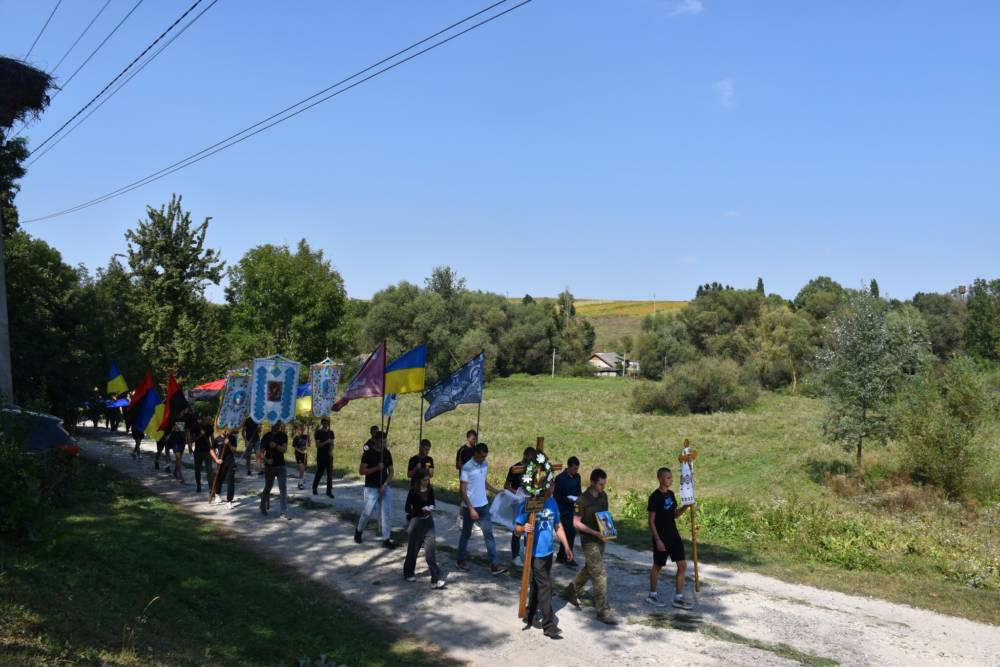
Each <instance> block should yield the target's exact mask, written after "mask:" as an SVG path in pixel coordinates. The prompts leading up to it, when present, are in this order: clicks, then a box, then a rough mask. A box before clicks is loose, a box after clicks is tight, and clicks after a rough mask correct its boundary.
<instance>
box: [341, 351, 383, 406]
mask: <svg viewBox="0 0 1000 667" xmlns="http://www.w3.org/2000/svg"><path fill="white" fill-rule="evenodd" d="M383 393H385V341H382V342H381V343H379V344H378V347H376V348H375V351H374V352H372V353H371V354H369V355H368V358H367V359H365V363H364V364H362V365H361V370H359V371H358V374H357V375H355V376H354V379H353V380H351V384H349V385H347V391H345V392H344V395H343V396H341V397H340V399H339V400H338V401H337V402H336V403H334V404H333V407H332V408H331V409H332V410H333V411H334V412H338V411H339V410H340V409H341V408H342V407H344V406H345V405H347V404H348V403H350V402H351V401H353V400H354V399H355V398H373V397H375V396H381V395H382V394H383Z"/></svg>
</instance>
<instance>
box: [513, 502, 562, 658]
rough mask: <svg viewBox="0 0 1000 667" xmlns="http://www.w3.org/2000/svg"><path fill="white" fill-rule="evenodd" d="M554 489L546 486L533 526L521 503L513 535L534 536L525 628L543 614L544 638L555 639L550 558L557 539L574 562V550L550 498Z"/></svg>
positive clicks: (557, 634)
mask: <svg viewBox="0 0 1000 667" xmlns="http://www.w3.org/2000/svg"><path fill="white" fill-rule="evenodd" d="M552 491H553V487H552V486H549V489H548V492H547V493H546V494H545V506H544V507H543V508H542V510H541V511H540V512H537V513H536V514H535V523H534V525H532V524H530V523H528V521H529V519H530V518H531V515H529V514H528V513H527V512H526V511H525V508H524V503H521V507H520V509H519V511H518V514H517V518H516V519H514V533H515V534H517V535H524V534H526V533H532V532H533V533H534V534H535V543H534V550H533V556H534V558H533V559H532V563H531V590H530V593H529V594H528V607H527V609H526V610H525V614H524V625H525V629H527V628H530V627H531V626H532V625H533V624H534V620H535V614H536V613H537V612H539V611H541V612H542V631H543V632H544V633H545V636H546V637H550V638H552V639H558V638H559V635H560V630H559V626H557V625H556V623H555V618H554V617H553V615H552V555H553V554H554V553H555V551H556V538H558V540H559V544H561V545H562V547H563V549H564V550H565V552H566V554H567V557H568V558H569V559H570V560H572V559H573V550H572V549H571V548H570V546H569V543H568V542H567V541H566V533H565V531H563V527H562V524H561V523H560V521H559V507H558V505H556V501H554V500H553V499H552Z"/></svg>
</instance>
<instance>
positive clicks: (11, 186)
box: [0, 129, 29, 238]
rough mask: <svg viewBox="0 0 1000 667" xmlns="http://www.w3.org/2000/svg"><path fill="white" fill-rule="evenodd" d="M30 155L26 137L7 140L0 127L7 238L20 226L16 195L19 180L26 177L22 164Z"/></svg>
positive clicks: (1, 202) (1, 206)
mask: <svg viewBox="0 0 1000 667" xmlns="http://www.w3.org/2000/svg"><path fill="white" fill-rule="evenodd" d="M28 155H29V151H28V142H27V140H26V139H25V138H24V137H18V138H16V139H10V140H5V137H4V132H3V130H2V129H0V217H2V218H3V229H2V231H3V235H4V237H5V238H6V237H9V236H10V235H11V234H12V233H14V230H16V229H17V228H18V214H17V207H16V206H15V205H14V197H15V196H16V195H17V193H18V191H19V190H20V189H21V186H20V184H19V183H18V181H19V180H20V179H21V178H22V177H24V174H25V171H24V167H23V166H22V165H23V163H24V161H25V160H27V159H28Z"/></svg>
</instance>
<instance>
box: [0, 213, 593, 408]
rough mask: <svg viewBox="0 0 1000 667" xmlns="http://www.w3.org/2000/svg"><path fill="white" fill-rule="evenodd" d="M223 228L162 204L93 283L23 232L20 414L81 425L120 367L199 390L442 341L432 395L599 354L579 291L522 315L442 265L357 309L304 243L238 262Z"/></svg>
mask: <svg viewBox="0 0 1000 667" xmlns="http://www.w3.org/2000/svg"><path fill="white" fill-rule="evenodd" d="M210 223H211V218H204V219H203V220H201V221H200V222H199V221H196V220H195V219H193V218H192V215H191V213H190V212H189V211H186V210H184V208H183V206H182V200H181V198H180V197H179V196H176V195H175V196H173V197H172V198H171V200H170V201H169V202H168V203H166V204H164V205H163V206H160V207H158V208H157V207H152V206H149V207H147V210H146V215H145V217H144V218H143V219H140V220H139V221H138V222H137V224H136V225H135V227H133V228H132V229H130V230H128V231H127V232H126V234H125V239H124V240H125V245H126V252H125V253H124V254H120V255H115V256H113V257H111V258H110V259H109V261H108V263H107V265H106V266H104V267H101V268H98V269H97V270H96V271H95V272H93V273H91V272H89V271H88V270H87V269H86V267H84V266H77V267H71V266H69V265H67V264H66V263H65V262H64V261H63V259H62V256H61V255H60V253H59V252H58V251H57V250H56V249H55V248H53V247H51V246H49V245H48V244H47V243H45V242H44V241H43V240H41V239H38V238H34V237H32V236H31V235H30V234H28V233H27V232H25V231H24V230H21V229H17V228H16V226H14V227H12V228H11V229H10V230H8V234H7V235H6V241H7V243H6V258H7V281H8V293H9V303H10V332H11V348H12V349H11V353H12V367H13V375H14V380H15V399H16V401H17V402H18V403H19V404H20V405H23V406H25V407H32V408H37V409H41V410H45V411H49V412H53V413H55V414H58V415H60V416H63V417H65V418H66V419H67V423H75V420H74V415H75V411H76V410H77V409H78V408H79V406H80V405H81V404H82V403H83V401H85V400H87V399H89V398H92V397H93V396H94V394H95V393H97V394H103V388H104V387H103V386H104V378H105V377H106V374H107V369H108V367H109V365H110V363H111V362H112V361H114V362H116V363H117V364H118V365H119V367H120V368H121V370H122V372H123V373H124V375H125V377H126V379H127V380H128V381H129V382H132V383H135V382H137V381H138V378H140V377H141V376H142V375H143V374H144V373H145V372H146V370H147V369H150V368H152V369H153V370H154V373H155V374H156V376H157V378H158V379H159V380H160V381H161V382H162V381H164V380H165V377H166V373H167V372H168V371H170V372H173V373H175V374H176V375H177V377H178V378H179V379H180V381H181V382H182V383H183V384H185V386H189V387H190V386H193V385H195V384H198V383H200V382H204V381H207V380H213V379H216V378H218V377H221V375H222V374H223V373H224V372H225V371H226V370H228V369H231V368H237V367H240V366H243V365H245V364H246V363H247V361H248V360H250V359H252V358H254V357H261V356H268V355H272V354H276V353H281V354H284V355H286V356H289V357H291V358H293V359H296V360H298V361H301V362H303V363H311V362H316V361H319V360H321V359H323V358H324V357H326V356H330V357H333V358H336V359H340V360H344V361H346V362H348V363H347V365H348V368H347V369H346V370H347V372H346V373H345V375H347V374H349V373H350V372H351V370H352V369H353V368H354V367H355V366H356V365H357V358H358V357H359V356H360V355H363V354H364V353H366V352H368V351H370V350H371V349H373V348H374V347H375V346H376V345H377V344H378V342H379V341H381V340H385V341H387V345H388V351H389V355H390V357H391V356H395V355H397V354H401V353H402V352H404V351H406V350H407V349H409V348H411V347H413V346H415V345H417V344H419V343H428V345H429V354H430V356H429V360H428V379H429V381H431V382H433V381H435V380H436V379H437V378H440V377H443V376H444V375H446V374H447V373H449V372H450V371H451V370H454V369H455V368H456V367H457V366H459V365H460V364H461V363H464V362H465V361H467V360H468V358H470V357H472V356H474V355H475V354H478V353H479V352H480V351H485V353H486V355H485V356H486V370H487V374H488V375H508V374H511V373H541V372H545V371H547V370H549V368H550V364H551V359H552V353H553V350H554V349H555V350H557V353H558V359H559V370H560V372H571V371H573V370H574V369H575V370H577V371H579V370H580V368H581V364H583V365H585V364H586V361H587V359H588V358H589V357H590V354H591V351H592V349H593V344H594V338H595V334H594V329H593V327H591V325H590V324H589V323H588V322H586V321H584V320H583V319H582V318H578V317H577V316H576V310H575V307H574V299H573V295H572V294H571V293H570V292H569V290H566V291H565V292H563V293H562V294H561V295H559V297H558V298H557V299H537V300H536V299H533V298H531V297H530V296H526V297H525V298H524V299H522V300H520V301H513V302H512V301H510V300H508V299H507V298H505V297H503V296H501V295H498V294H492V293H489V292H481V291H473V290H470V289H468V288H467V286H466V284H465V281H464V279H462V278H461V277H459V276H458V275H456V273H455V272H454V271H453V270H452V269H451V268H449V267H438V268H435V269H434V270H433V271H432V273H431V275H430V276H429V277H428V278H427V279H426V281H425V283H424V285H423V286H418V285H415V284H412V283H409V282H401V283H399V284H397V285H391V286H389V287H387V288H385V289H383V290H381V291H379V292H378V293H376V294H375V295H374V297H373V298H372V299H371V300H370V301H359V300H352V299H350V298H348V295H347V291H346V288H345V286H344V281H343V278H342V277H341V276H340V274H339V273H338V272H337V270H336V269H335V268H334V267H333V265H332V264H331V262H330V260H329V259H328V258H326V257H325V256H324V254H323V251H322V250H317V249H313V248H312V247H310V245H309V243H308V242H307V241H306V240H305V239H303V240H301V241H299V243H298V244H297V245H296V246H295V247H293V248H290V247H288V246H284V245H280V246H279V245H271V244H263V245H259V246H256V247H254V248H251V249H250V250H248V251H247V252H246V253H245V254H244V255H243V256H242V257H241V258H239V259H238V260H237V261H236V262H235V263H233V264H227V263H226V261H225V260H224V259H223V257H222V255H221V253H220V252H219V251H218V250H217V249H214V248H210V247H208V246H207V244H206V234H207V232H208V228H209V225H210ZM223 279H228V281H227V284H226V288H225V303H222V304H217V303H213V302H211V301H210V300H208V299H207V298H206V297H205V291H206V289H207V288H208V287H209V286H210V285H219V284H220V283H221V282H222V281H223Z"/></svg>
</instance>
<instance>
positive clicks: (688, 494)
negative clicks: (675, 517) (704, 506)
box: [680, 447, 694, 507]
mask: <svg viewBox="0 0 1000 667" xmlns="http://www.w3.org/2000/svg"><path fill="white" fill-rule="evenodd" d="M680 463H681V507H684V506H685V505H694V457H693V456H692V455H691V449H690V448H689V447H685V448H684V449H683V451H682V452H681V456H680Z"/></svg>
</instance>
